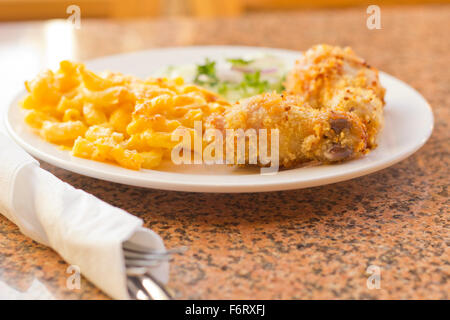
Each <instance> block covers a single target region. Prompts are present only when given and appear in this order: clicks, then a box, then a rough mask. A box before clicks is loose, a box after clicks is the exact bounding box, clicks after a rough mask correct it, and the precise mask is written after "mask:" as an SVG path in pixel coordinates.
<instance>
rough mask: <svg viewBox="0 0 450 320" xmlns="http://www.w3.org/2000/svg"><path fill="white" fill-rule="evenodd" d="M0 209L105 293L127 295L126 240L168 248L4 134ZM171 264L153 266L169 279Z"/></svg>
mask: <svg viewBox="0 0 450 320" xmlns="http://www.w3.org/2000/svg"><path fill="white" fill-rule="evenodd" d="M0 213H2V214H3V215H5V216H6V217H7V218H8V219H9V220H11V221H12V222H14V223H15V224H16V225H17V226H18V227H19V228H20V230H21V231H22V232H23V233H24V234H25V235H27V236H29V237H30V238H32V239H33V240H36V241H38V242H40V243H42V244H44V245H47V246H50V247H51V248H53V249H54V250H55V251H56V252H58V253H59V254H60V255H61V257H62V258H63V259H64V260H66V261H67V262H68V263H69V264H72V265H76V266H77V267H79V270H80V271H81V273H82V274H83V275H84V276H85V277H86V278H88V279H89V280H90V281H91V282H93V283H94V284H95V285H97V286H98V287H99V288H100V289H102V290H103V291H104V292H105V293H107V294H108V295H110V296H111V297H113V298H116V299H128V298H129V295H128V291H127V282H126V272H125V263H124V254H123V249H122V243H123V242H124V241H125V240H129V241H132V242H134V243H136V244H139V245H141V246H145V247H148V248H152V249H156V250H161V251H163V250H165V248H164V244H163V242H162V240H161V238H160V237H159V236H158V235H157V234H156V233H155V232H153V231H152V230H149V229H146V228H143V227H142V220H141V219H139V218H137V217H135V216H133V215H131V214H129V213H127V212H125V211H124V210H121V209H119V208H116V207H113V206H111V205H109V204H107V203H105V202H103V201H101V200H99V199H97V198H96V197H94V196H92V195H91V194H88V193H86V192H84V191H82V190H79V189H75V188H73V187H72V186H71V185H69V184H67V183H65V182H63V181H61V180H59V179H58V178H56V177H55V176H54V175H52V174H51V173H49V172H48V171H45V170H43V169H41V168H40V167H39V163H38V162H37V161H36V160H35V159H33V158H32V157H31V156H30V155H28V154H27V153H26V152H25V151H23V150H22V149H20V148H19V147H18V146H17V145H16V144H15V143H14V142H13V141H12V140H11V139H10V138H9V137H6V136H5V135H3V134H2V133H0ZM168 269H169V266H168V263H162V264H160V265H159V266H157V267H154V268H152V269H151V271H150V272H151V273H152V275H153V276H154V277H156V278H157V279H158V280H159V281H161V282H162V283H166V282H167V281H168V275H169V270H168Z"/></svg>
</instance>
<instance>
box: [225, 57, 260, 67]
mask: <svg viewBox="0 0 450 320" xmlns="http://www.w3.org/2000/svg"><path fill="white" fill-rule="evenodd" d="M227 61H228V62H229V63H231V64H232V65H233V66H245V65H248V64H250V63H252V62H254V61H255V60H254V59H249V60H245V59H242V58H229V59H227Z"/></svg>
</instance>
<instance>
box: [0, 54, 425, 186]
mask: <svg viewBox="0 0 450 320" xmlns="http://www.w3.org/2000/svg"><path fill="white" fill-rule="evenodd" d="M224 48H228V49H235V50H246V49H247V50H253V51H254V50H268V51H272V52H276V51H278V52H284V53H286V54H298V51H293V50H288V49H282V48H270V47H255V46H214V45H211V46H209V45H208V46H185V47H183V46H180V47H162V48H153V49H148V50H139V51H134V52H129V53H119V54H114V55H108V56H104V57H99V58H95V59H92V60H88V61H86V62H85V63H86V65H89V64H92V63H96V62H98V61H101V60H104V59H117V58H120V57H121V56H127V55H128V56H130V55H131V56H132V55H136V54H142V55H145V54H146V53H149V52H152V51H167V50H180V49H189V50H205V49H213V50H220V49H224ZM380 75H381V76H383V77H387V78H391V79H393V80H395V81H398V82H400V83H401V84H402V85H404V86H406V87H407V88H408V89H409V90H412V91H413V92H414V93H415V94H416V95H417V96H418V97H419V98H420V99H421V100H422V102H423V103H424V104H425V106H426V107H427V111H428V113H429V115H430V121H431V123H430V127H428V131H427V133H426V134H425V135H424V137H423V138H422V141H420V142H418V143H416V144H414V145H413V146H412V147H410V148H408V149H406V150H403V151H402V152H401V153H400V154H396V155H395V156H390V157H387V159H386V158H385V159H386V160H384V161H382V160H378V162H377V163H375V164H373V163H367V164H365V165H363V166H362V167H355V168H350V170H347V171H345V170H343V172H335V173H334V174H332V175H329V176H323V177H320V178H312V177H311V178H309V179H306V180H298V179H297V180H296V179H293V180H289V181H286V179H285V180H284V181H270V179H269V180H267V181H261V182H258V184H255V182H252V183H246V182H245V180H244V181H229V182H228V181H226V182H224V181H221V183H220V184H216V183H205V182H201V183H197V182H196V181H195V177H197V178H198V176H199V175H198V174H189V173H174V172H162V171H158V170H146V171H151V172H155V173H158V174H161V173H163V174H164V175H167V176H173V177H176V176H178V175H180V174H182V175H183V176H184V177H191V178H192V179H194V180H191V181H190V182H187V181H180V180H178V181H173V180H172V179H171V180H167V179H166V180H165V179H160V178H158V177H153V178H152V179H151V180H149V179H148V178H147V177H144V176H142V177H141V178H139V177H134V176H128V175H126V172H128V173H129V170H128V169H125V168H121V169H123V170H126V171H124V174H118V173H108V172H107V166H108V167H109V166H113V165H111V164H107V163H102V162H95V163H96V165H99V166H100V165H103V166H105V171H106V172H103V170H102V171H100V173H99V172H98V169H96V168H95V167H90V166H89V165H87V166H85V165H83V164H82V163H73V162H68V161H67V160H65V159H61V158H59V157H58V156H56V155H54V154H49V153H47V152H45V151H40V150H39V149H38V148H37V147H34V146H33V145H31V144H30V143H27V141H26V139H24V138H22V137H21V136H20V134H18V133H17V132H16V131H15V130H14V128H13V125H12V124H11V121H10V118H11V116H10V114H11V112H12V110H13V107H17V102H18V100H19V99H20V98H21V97H22V96H23V94H24V92H25V90H23V89H22V90H20V91H19V92H17V93H16V94H15V95H14V96H13V98H12V99H10V100H9V101H8V107H7V108H6V114H5V117H4V119H3V121H4V124H5V127H6V131H7V133H8V135H9V136H10V137H11V138H12V139H13V140H14V141H15V142H16V143H17V144H19V145H20V146H21V147H22V148H24V149H25V150H26V151H27V152H29V153H30V154H31V155H33V156H34V157H36V158H38V159H41V160H43V161H45V162H48V163H50V164H52V165H54V166H56V167H59V168H62V169H65V170H68V171H71V172H74V173H77V174H80V175H85V176H88V177H92V178H96V179H100V180H105V181H110V182H115V183H121V184H125V185H131V186H138V187H144V188H152V189H161V190H171V191H185V192H208V193H249V192H270V191H282V190H290V189H301V188H310V187H315V186H320V185H327V184H333V183H337V182H341V181H346V180H350V179H354V178H357V177H361V176H365V175H368V174H371V173H374V172H376V171H379V170H382V169H385V168H387V167H390V166H392V165H394V164H395V163H398V162H400V161H403V160H404V159H406V158H408V157H409V156H410V155H412V154H413V153H415V152H416V151H417V150H419V149H420V148H421V147H422V146H423V145H424V144H425V143H426V142H427V141H428V139H429V138H430V136H431V134H432V132H433V129H434V114H433V111H432V108H431V106H430V104H429V103H428V101H427V100H426V99H425V98H424V97H423V96H422V95H421V94H420V93H419V92H418V91H417V90H416V89H415V88H413V87H411V86H410V85H408V84H407V83H405V82H403V81H402V80H400V79H398V78H396V77H394V76H391V75H389V74H387V73H385V72H382V71H380ZM46 143H48V144H50V145H53V144H51V143H49V142H46ZM53 146H54V147H55V148H58V146H56V145H53ZM77 160H84V161H93V160H88V159H81V158H80V159H78V158H77ZM358 160H361V159H355V160H352V161H358ZM347 163H348V162H347ZM103 166H101V167H103ZM114 167H116V166H114ZM119 168H120V167H119ZM297 169H298V168H297ZM294 170H295V169H294ZM288 171H289V170H286V171H284V172H288ZM105 174H106V176H105ZM158 174H157V175H158ZM245 176H246V175H245V174H244V175H236V176H235V177H238V178H237V179H238V180H243V179H242V177H245ZM252 176H254V175H252ZM222 177H223V176H222ZM239 177H241V178H239Z"/></svg>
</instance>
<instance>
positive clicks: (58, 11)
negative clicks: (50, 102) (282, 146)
mask: <svg viewBox="0 0 450 320" xmlns="http://www.w3.org/2000/svg"><path fill="white" fill-rule="evenodd" d="M374 2H376V3H374ZM448 2H450V1H449V0H447V1H446V0H385V1H373V0H372V1H365V0H314V1H311V0H0V21H17V20H41V19H52V18H65V17H67V15H66V8H67V7H68V6H69V5H72V4H76V5H78V6H80V7H81V8H82V16H83V18H89V17H91V18H136V17H167V16H192V17H206V18H208V17H220V16H239V15H243V14H246V13H251V12H255V11H275V10H280V11H281V10H296V9H314V8H344V7H351V6H367V5H370V4H378V5H379V4H382V5H410V4H424V3H448Z"/></svg>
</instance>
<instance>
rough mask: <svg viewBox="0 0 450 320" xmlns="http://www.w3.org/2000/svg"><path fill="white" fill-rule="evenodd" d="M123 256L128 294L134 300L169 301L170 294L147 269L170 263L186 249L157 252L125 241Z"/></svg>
mask: <svg viewBox="0 0 450 320" xmlns="http://www.w3.org/2000/svg"><path fill="white" fill-rule="evenodd" d="M122 248H123V252H124V256H125V267H126V272H127V285H128V292H129V294H130V296H131V297H132V298H133V299H136V300H171V299H172V294H171V293H170V291H169V289H168V288H167V287H166V286H165V285H164V284H162V283H161V282H160V281H158V280H157V279H155V278H154V277H153V276H152V275H151V273H150V272H149V269H150V268H152V267H155V266H157V265H159V264H160V263H162V262H165V261H170V260H171V259H172V256H173V255H174V254H180V253H183V252H185V251H186V249H187V248H186V247H181V248H175V249H170V250H166V251H164V252H158V251H155V250H152V249H148V248H146V247H142V246H140V245H138V244H135V243H132V242H129V241H126V242H124V243H123V245H122Z"/></svg>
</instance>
